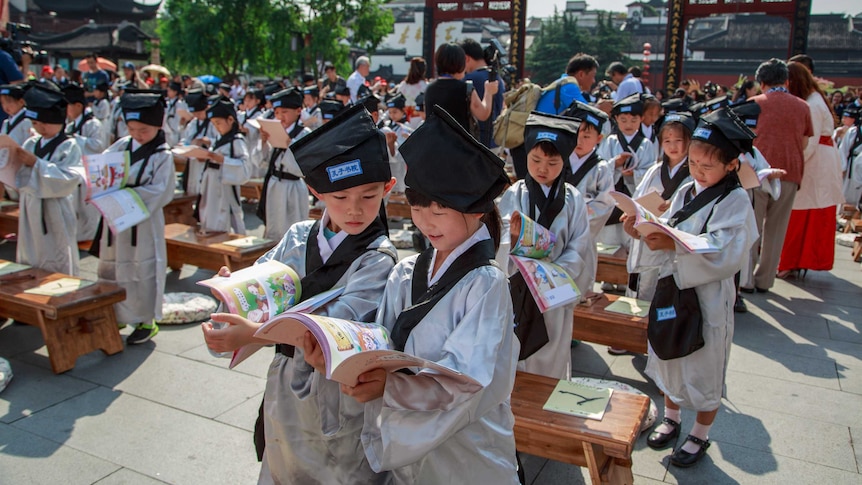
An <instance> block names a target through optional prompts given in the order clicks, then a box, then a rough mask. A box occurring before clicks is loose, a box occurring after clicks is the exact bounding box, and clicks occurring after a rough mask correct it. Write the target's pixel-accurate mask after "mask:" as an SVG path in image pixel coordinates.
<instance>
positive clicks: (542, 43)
mask: <svg viewBox="0 0 862 485" xmlns="http://www.w3.org/2000/svg"><path fill="white" fill-rule="evenodd" d="M589 47H590V46H589V41H588V38H587V36H586V34H585V33H584V31H583V30H581V29H579V28H578V21H577V19H575V18H574V16H572V15H570V14H569V13H567V12H563V13H562V14H560V13H558V12H557V11H556V9H555V10H554V15H553V17H551V18H550V19H547V20H546V21H544V22H542V27H541V30H540V31H539V35H538V36H536V38H535V39H534V40H533V44H532V45H531V46H530V48H529V50H528V51H527V53H526V55H525V56H526V63H525V66H526V67H527V70H528V71H530V80H531V81H533V82H535V83H539V84H542V85H546V84H548V83H551V82H553V81H554V80H555V79H557V78H559V77H560V75H561V74H562V73H563V72H565V70H566V63H567V62H568V60H569V59H570V58H571V57H572V56H573V55H575V54H577V53H578V52H587V50H588V49H589Z"/></svg>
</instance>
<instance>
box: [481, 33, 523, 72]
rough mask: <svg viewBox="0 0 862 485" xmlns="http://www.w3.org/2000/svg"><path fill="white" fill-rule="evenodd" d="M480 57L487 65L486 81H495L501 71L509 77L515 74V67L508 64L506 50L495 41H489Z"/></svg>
mask: <svg viewBox="0 0 862 485" xmlns="http://www.w3.org/2000/svg"><path fill="white" fill-rule="evenodd" d="M482 57H484V58H485V64H487V65H488V67H487V69H488V80H489V81H491V82H494V81H496V80H497V76H498V74H499V72H500V70H501V69H502V70H503V71H505V72H506V74H507V75H509V76H511V75H512V74H514V72H515V67H514V66H512V65H511V64H509V56H508V55H507V54H506V48H505V47H503V44H501V43H500V41H499V40H497V39H491V40H490V43H489V45H488V47H485V49H484V50H483V51H482Z"/></svg>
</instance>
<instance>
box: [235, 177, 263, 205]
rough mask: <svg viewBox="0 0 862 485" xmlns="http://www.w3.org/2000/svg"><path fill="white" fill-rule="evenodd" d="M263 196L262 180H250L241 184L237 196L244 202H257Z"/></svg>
mask: <svg viewBox="0 0 862 485" xmlns="http://www.w3.org/2000/svg"><path fill="white" fill-rule="evenodd" d="M262 194H263V179H251V180H249V181H248V182H246V183H244V184H242V186H241V187H240V189H239V195H240V196H241V197H242V198H244V199H245V200H246V201H249V202H250V201H259V200H260V197H261V195H262Z"/></svg>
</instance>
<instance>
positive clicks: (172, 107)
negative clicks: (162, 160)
mask: <svg viewBox="0 0 862 485" xmlns="http://www.w3.org/2000/svg"><path fill="white" fill-rule="evenodd" d="M182 92H183V87H182V85H181V84H180V83H178V82H176V81H171V82H170V83H169V84H168V90H167V93H168V99H167V103H168V106H167V109H166V110H165V124H164V128H163V129H164V132H165V140H166V141H167V143H168V146H171V147H172V146H176V145H177V144H178V143H179V142H180V136H181V135H182V133H183V127H182V121H183V120H182V118H181V117H180V114H179V112H180V111H188V110H189V107H188V105H187V104H186V102H185V101H183V98H182V97H180V94H182Z"/></svg>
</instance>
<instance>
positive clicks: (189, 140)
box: [180, 90, 218, 195]
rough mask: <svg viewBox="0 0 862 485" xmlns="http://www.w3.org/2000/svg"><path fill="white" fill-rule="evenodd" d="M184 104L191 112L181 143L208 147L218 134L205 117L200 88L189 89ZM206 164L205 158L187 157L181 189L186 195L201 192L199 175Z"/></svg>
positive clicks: (205, 102) (203, 95)
mask: <svg viewBox="0 0 862 485" xmlns="http://www.w3.org/2000/svg"><path fill="white" fill-rule="evenodd" d="M186 104H187V105H188V110H189V112H190V113H191V114H192V119H191V121H189V122H188V124H187V125H186V128H185V130H184V131H183V136H182V138H181V139H180V141H181V142H182V144H183V145H195V146H199V147H202V148H209V147H210V144H212V140H215V139H216V137H217V136H218V132H217V131H216V129H215V127H214V126H213V125H212V123H210V120H208V119H207V98H206V95H205V94H204V93H203V92H202V91H200V90H191V91H189V92H188V94H186ZM205 166H206V160H203V159H201V160H198V159H197V158H194V157H189V158H188V160H186V166H185V168H184V169H183V178H182V183H183V190H184V191H185V193H186V194H188V195H198V194H200V192H201V176H202V175H203V172H204V167H205Z"/></svg>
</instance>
